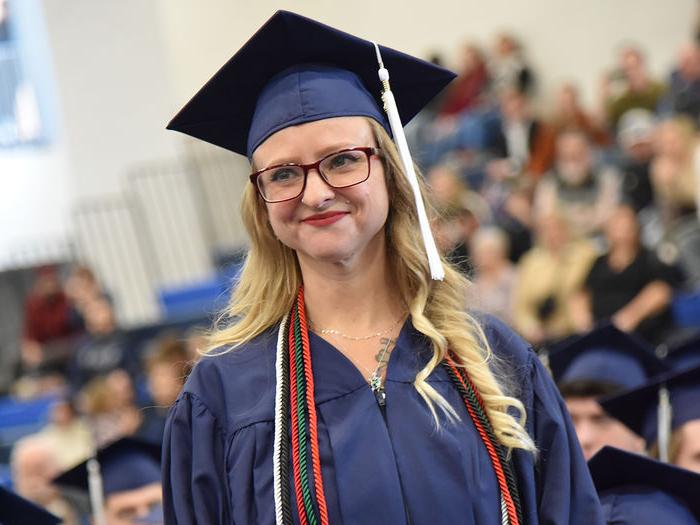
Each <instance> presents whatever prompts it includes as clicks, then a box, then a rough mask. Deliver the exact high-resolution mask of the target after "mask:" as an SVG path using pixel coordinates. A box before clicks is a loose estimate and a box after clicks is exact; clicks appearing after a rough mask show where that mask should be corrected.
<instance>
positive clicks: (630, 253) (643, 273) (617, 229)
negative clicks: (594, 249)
mask: <svg viewBox="0 0 700 525" xmlns="http://www.w3.org/2000/svg"><path fill="white" fill-rule="evenodd" d="M605 237H606V240H607V245H608V251H607V253H606V254H604V255H601V256H599V257H598V258H597V259H596V261H595V263H594V264H593V266H592V267H591V270H590V272H589V273H588V276H587V277H586V280H585V283H584V287H583V289H582V290H581V291H580V292H579V293H578V294H577V296H576V298H575V300H574V303H573V310H572V312H573V313H574V321H575V324H576V327H577V328H578V330H579V331H581V332H585V331H587V330H589V329H591V328H592V327H593V324H594V323H595V322H599V321H602V320H607V319H609V320H611V321H612V322H613V323H614V324H615V326H617V327H618V328H619V329H621V330H623V331H625V332H636V333H638V334H639V335H640V336H642V337H643V338H645V339H646V340H648V341H651V342H654V343H660V342H662V341H663V340H664V338H665V337H666V336H668V335H669V332H670V330H671V329H672V327H673V322H672V318H671V312H670V308H669V306H670V302H671V297H672V292H673V288H672V285H673V284H674V283H675V280H676V276H675V274H674V272H673V271H672V270H671V269H670V268H669V267H667V266H666V265H664V264H662V263H661V262H660V261H659V260H658V258H657V257H656V255H654V254H653V253H652V252H650V251H648V250H647V249H646V248H644V247H643V246H642V245H641V243H640V237H639V223H638V221H637V216H636V214H635V211H634V209H633V208H631V207H630V206H628V205H620V206H618V207H616V208H615V209H614V210H613V213H612V215H611V217H610V218H609V220H608V221H607V223H606V225H605Z"/></svg>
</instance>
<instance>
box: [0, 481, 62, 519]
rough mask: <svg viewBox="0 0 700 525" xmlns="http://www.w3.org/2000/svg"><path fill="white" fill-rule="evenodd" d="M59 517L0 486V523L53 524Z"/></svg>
mask: <svg viewBox="0 0 700 525" xmlns="http://www.w3.org/2000/svg"><path fill="white" fill-rule="evenodd" d="M56 523H61V519H60V518H58V517H56V516H54V515H53V514H51V513H50V512H47V511H46V510H44V509H42V508H41V507H39V506H37V505H35V504H34V503H32V502H31V501H29V500H27V499H24V498H23V497H21V496H19V495H17V494H15V493H14V492H12V491H10V490H7V489H6V488H4V487H0V525H55V524H56Z"/></svg>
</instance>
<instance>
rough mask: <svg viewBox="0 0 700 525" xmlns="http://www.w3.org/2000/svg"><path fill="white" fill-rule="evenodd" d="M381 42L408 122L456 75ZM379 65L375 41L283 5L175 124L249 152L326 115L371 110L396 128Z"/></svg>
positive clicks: (176, 127) (173, 126) (363, 113)
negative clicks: (387, 109)
mask: <svg viewBox="0 0 700 525" xmlns="http://www.w3.org/2000/svg"><path fill="white" fill-rule="evenodd" d="M380 49H381V53H382V58H383V62H384V64H385V67H386V68H387V69H388V70H389V72H390V74H391V85H392V90H393V92H394V93H395V95H396V100H397V104H398V107H399V112H400V117H401V122H402V123H403V124H404V125H405V124H406V123H408V121H409V120H411V119H412V118H413V117H414V116H415V115H416V114H417V113H418V112H419V111H420V110H421V109H422V108H423V107H424V106H425V105H426V104H427V103H428V102H429V101H430V100H431V99H432V98H433V97H435V95H437V94H438V93H439V92H440V91H441V90H442V89H443V88H444V87H445V86H446V85H447V84H448V83H449V82H450V81H451V80H452V79H453V78H454V77H455V75H454V73H452V72H451V71H448V70H446V69H443V68H441V67H438V66H435V65H433V64H430V63H429V62H425V61H423V60H419V59H417V58H414V57H412V56H410V55H406V54H404V53H401V52H399V51H395V50H393V49H390V48H387V47H384V46H380ZM378 69H379V66H378V64H377V58H376V54H375V49H374V46H373V44H372V43H371V42H370V41H368V40H364V39H361V38H358V37H356V36H353V35H350V34H348V33H345V32H343V31H339V30H337V29H334V28H332V27H329V26H327V25H324V24H321V23H319V22H316V21H314V20H311V19H309V18H306V17H303V16H300V15H297V14H294V13H290V12H288V11H277V12H276V13H275V14H274V15H273V16H272V17H271V18H270V19H269V20H268V21H267V22H266V23H265V24H264V25H263V26H262V27H261V28H260V29H259V30H258V31H257V32H256V33H255V34H254V35H253V36H252V37H251V38H250V39H249V40H248V42H246V44H245V45H244V46H243V47H242V48H241V49H240V50H239V51H238V52H237V53H236V54H235V55H234V56H233V57H232V58H231V59H230V60H229V61H228V62H226V64H224V66H223V67H222V68H221V69H219V71H218V72H217V73H216V74H215V75H214V76H213V77H212V78H211V79H210V80H209V81H208V82H207V83H206V84H205V85H204V87H202V88H201V89H200V90H199V91H198V92H197V94H196V95H194V97H193V98H192V99H191V100H190V101H189V102H188V103H187V104H186V105H185V106H184V107H183V108H182V109H181V110H180V112H179V113H178V114H177V115H176V116H175V117H174V118H173V119H172V120H171V121H170V123H169V124H168V126H167V127H168V129H171V130H175V131H180V132H182V133H185V134H187V135H191V136H193V137H196V138H199V139H201V140H204V141H206V142H209V143H211V144H215V145H217V146H221V147H222V148H225V149H228V150H231V151H234V152H236V153H240V154H242V155H247V156H248V157H250V156H251V155H252V153H253V151H254V150H255V149H256V148H257V146H259V145H260V144H261V143H262V142H263V141H264V140H265V139H266V138H267V137H269V136H270V135H271V134H272V133H274V132H275V131H279V130H281V129H284V128H286V127H288V126H292V125H297V124H302V123H304V122H311V121H314V120H321V119H324V118H331V117H339V116H368V117H371V118H374V119H375V120H377V121H378V122H379V123H380V124H382V125H383V126H384V127H385V129H387V130H389V126H388V124H387V121H386V119H385V117H384V113H383V112H382V110H381V107H382V101H381V83H380V81H379V78H378V75H377V71H378Z"/></svg>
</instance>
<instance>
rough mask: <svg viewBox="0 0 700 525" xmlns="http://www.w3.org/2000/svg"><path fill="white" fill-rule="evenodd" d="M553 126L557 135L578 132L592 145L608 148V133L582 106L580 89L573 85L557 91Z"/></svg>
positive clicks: (568, 84)
mask: <svg viewBox="0 0 700 525" xmlns="http://www.w3.org/2000/svg"><path fill="white" fill-rule="evenodd" d="M552 125H553V126H554V130H555V132H556V133H557V135H558V134H560V133H562V132H564V131H570V130H577V131H580V132H581V133H583V134H585V135H586V137H587V138H588V140H589V142H590V143H591V144H595V145H597V146H606V145H607V144H608V143H609V142H610V137H609V136H608V133H607V131H606V130H604V129H603V128H602V127H601V126H600V125H599V124H598V123H597V122H596V121H595V119H594V118H593V116H592V115H590V114H589V113H588V112H587V111H586V110H585V109H584V107H583V106H582V105H581V101H580V99H579V92H578V89H577V88H576V86H575V85H574V84H572V83H568V82H567V83H565V84H563V85H561V86H560V87H559V90H558V91H557V95H556V98H555V107H554V114H553V116H552Z"/></svg>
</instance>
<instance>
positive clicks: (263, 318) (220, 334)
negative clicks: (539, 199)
mask: <svg viewBox="0 0 700 525" xmlns="http://www.w3.org/2000/svg"><path fill="white" fill-rule="evenodd" d="M367 120H368V121H369V122H370V125H371V126H372V131H373V134H374V137H375V140H376V141H377V146H378V147H379V148H380V149H381V151H382V152H383V155H382V162H383V165H384V173H385V177H386V184H387V190H388V192H389V195H390V203H389V215H388V219H387V223H386V226H385V232H386V241H387V243H386V244H387V260H388V261H389V264H390V265H391V270H392V274H393V275H395V276H396V284H397V286H398V290H399V294H400V296H401V298H402V299H403V302H404V303H405V304H406V305H407V306H408V309H409V312H410V314H411V321H412V323H413V326H414V327H415V328H416V330H418V331H419V332H421V333H422V334H424V335H425V336H426V337H427V338H428V339H429V340H430V341H431V343H432V347H433V355H432V358H431V359H430V361H429V362H428V364H427V365H426V366H425V368H423V369H422V370H420V371H419V372H418V374H417V375H416V379H415V382H414V386H415V388H416V390H417V391H418V393H419V394H420V395H421V396H422V398H423V399H424V400H425V402H426V404H427V405H428V408H429V409H430V411H431V412H432V414H433V417H434V419H435V421H436V423H438V422H439V419H438V415H437V412H436V408H435V407H436V406H437V407H439V408H440V409H441V410H442V411H443V412H444V413H445V414H446V415H447V417H448V418H449V419H456V418H457V415H456V412H455V410H454V408H453V407H452V406H451V405H450V404H449V403H448V402H447V401H446V400H445V399H444V398H443V397H442V396H441V395H440V394H439V393H438V392H437V391H436V390H435V389H434V388H433V387H432V386H431V385H430V384H429V383H428V382H427V381H426V380H427V378H428V377H429V376H430V374H431V373H432V371H433V370H434V369H435V367H436V366H438V365H439V364H440V363H441V361H442V360H443V359H444V357H445V355H446V354H447V352H448V349H449V350H450V351H451V352H453V353H454V354H455V355H456V357H457V360H458V361H459V366H464V367H465V368H466V369H467V370H468V371H469V376H470V377H471V379H472V381H473V383H474V385H475V386H476V388H477V389H478V391H479V393H480V395H481V397H482V399H483V401H484V404H485V406H486V412H487V414H488V418H489V420H490V421H491V424H492V426H493V429H494V432H495V434H496V437H497V439H498V440H499V441H500V442H501V443H502V444H503V445H505V446H506V447H508V448H509V449H513V448H518V449H525V450H528V451H531V452H535V451H536V449H535V444H534V443H533V441H532V439H531V438H530V436H529V435H528V434H527V431H526V430H525V428H524V424H525V417H526V414H525V408H524V406H523V404H522V403H521V402H520V401H519V400H518V399H516V398H515V397H510V396H508V395H506V394H505V393H504V387H506V386H507V382H508V381H507V378H506V377H505V375H503V374H500V373H499V374H498V375H499V376H501V377H502V381H503V383H504V384H503V385H500V384H499V382H498V381H497V380H496V377H495V374H494V371H496V373H498V369H499V368H500V367H499V364H498V362H497V359H496V357H495V356H494V354H493V353H492V352H491V350H490V348H489V346H488V343H487V341H486V337H485V335H484V333H483V331H482V329H481V327H480V326H479V323H478V322H477V320H476V319H474V317H473V316H471V315H470V314H469V313H468V310H467V304H466V295H467V294H466V291H467V287H468V286H469V282H468V280H467V279H466V278H465V277H463V276H462V275H461V274H460V273H459V272H458V271H457V270H455V269H454V268H453V267H452V266H451V265H449V264H448V263H446V262H445V261H443V264H444V266H445V279H444V280H443V281H434V280H432V279H431V278H430V271H429V268H428V263H427V258H426V256H425V249H424V247H423V243H422V239H421V237H420V236H419V235H416V232H417V231H418V230H419V226H418V217H417V215H416V210H415V204H414V200H413V193H412V190H411V187H410V185H409V182H408V180H407V179H406V177H405V176H404V175H403V173H402V169H401V168H400V166H401V162H400V159H399V156H398V152H397V150H396V146H395V145H394V143H393V141H392V140H391V138H390V137H389V136H388V134H387V133H386V131H385V130H384V129H383V128H382V127H381V126H380V125H379V124H377V123H376V122H375V121H374V120H372V119H367ZM421 186H423V183H422V182H421ZM422 189H423V193H424V194H425V189H424V188H422ZM241 211H242V215H243V222H244V225H245V227H246V229H247V231H248V234H249V235H250V240H251V241H250V247H249V251H248V254H247V256H246V259H245V262H244V264H243V268H242V271H241V274H240V278H239V280H238V283H237V285H236V287H235V290H234V291H233V294H232V297H231V301H230V303H229V306H228V308H227V310H226V311H225V312H223V313H222V316H221V318H220V320H219V322H218V323H217V324H216V326H215V328H214V329H213V331H212V332H211V333H210V334H209V350H208V352H210V353H211V350H213V349H217V351H216V352H215V354H216V355H220V354H221V353H222V350H221V349H222V348H224V350H223V353H225V352H227V351H230V350H233V349H235V348H236V347H238V346H240V345H242V344H244V343H246V342H248V341H250V340H251V339H253V338H254V337H256V336H257V335H259V334H261V333H262V332H264V331H266V330H268V329H269V328H271V327H272V326H274V325H276V324H278V323H279V322H280V321H281V320H282V318H283V317H284V315H285V314H286V313H287V312H288V311H289V310H290V308H291V306H292V303H293V301H294V299H295V298H296V295H297V292H298V289H299V286H300V285H301V284H302V276H301V271H300V268H299V264H298V262H297V258H296V254H295V252H294V251H293V250H291V249H290V248H288V247H287V246H285V245H284V244H282V243H281V242H280V241H279V240H278V239H277V238H276V237H275V235H274V233H273V231H272V228H271V226H270V224H269V222H268V219H267V212H266V209H265V204H264V202H262V200H261V199H260V198H259V197H258V196H257V194H256V191H255V188H254V186H253V185H252V184H249V185H248V186H247V188H246V190H245V193H244V195H243V202H242V210H241ZM431 213H434V211H433V210H431ZM509 411H510V412H515V413H517V417H514V416H513V415H511V413H509Z"/></svg>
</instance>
